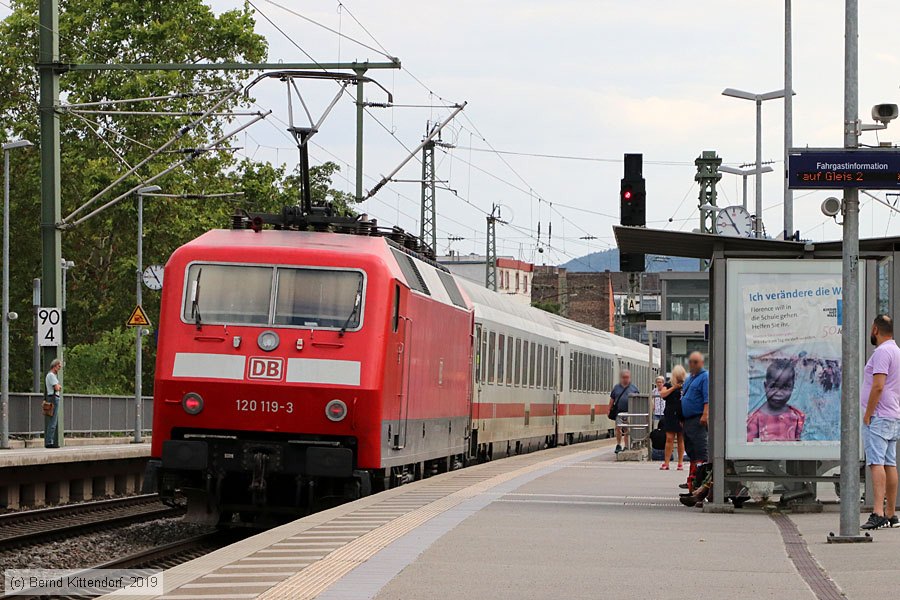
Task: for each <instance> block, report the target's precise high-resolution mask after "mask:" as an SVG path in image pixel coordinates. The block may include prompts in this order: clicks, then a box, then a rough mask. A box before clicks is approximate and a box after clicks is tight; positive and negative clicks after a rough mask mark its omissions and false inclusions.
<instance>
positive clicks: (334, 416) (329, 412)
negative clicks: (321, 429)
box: [325, 400, 347, 423]
mask: <svg viewBox="0 0 900 600" xmlns="http://www.w3.org/2000/svg"><path fill="white" fill-rule="evenodd" d="M325 416H326V417H328V420H329V421H334V422H335V423H336V422H338V421H343V420H344V417H346V416H347V405H346V404H344V402H343V400H332V401H331V402H329V403H328V404H326V405H325Z"/></svg>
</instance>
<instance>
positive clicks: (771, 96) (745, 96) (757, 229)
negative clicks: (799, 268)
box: [722, 88, 785, 237]
mask: <svg viewBox="0 0 900 600" xmlns="http://www.w3.org/2000/svg"><path fill="white" fill-rule="evenodd" d="M722 95H723V96H730V97H732V98H740V99H742V100H753V101H754V102H756V168H755V170H754V172H755V173H756V211H755V212H756V224H755V225H754V233H755V235H756V237H762V174H763V171H762V166H763V165H762V103H763V102H764V101H766V100H775V99H776V98H784V95H785V91H784V90H783V89H782V90H775V91H774V92H766V93H764V94H753V93H751V92H745V91H743V90H736V89H733V88H725V89H724V90H723V91H722Z"/></svg>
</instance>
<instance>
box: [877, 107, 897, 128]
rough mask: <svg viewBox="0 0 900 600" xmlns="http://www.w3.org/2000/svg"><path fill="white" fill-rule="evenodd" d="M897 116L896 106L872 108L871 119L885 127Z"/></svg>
mask: <svg viewBox="0 0 900 600" xmlns="http://www.w3.org/2000/svg"><path fill="white" fill-rule="evenodd" d="M897 115H898V111H897V105H896V104H876V105H875V106H873V107H872V118H873V119H875V120H876V121H878V122H879V123H884V124H885V125H887V124H888V123H889V122H891V121H893V120H894V119H896V118H897Z"/></svg>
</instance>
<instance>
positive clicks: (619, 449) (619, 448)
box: [616, 444, 622, 454]
mask: <svg viewBox="0 0 900 600" xmlns="http://www.w3.org/2000/svg"><path fill="white" fill-rule="evenodd" d="M621 451H622V446H621V445H620V444H616V454H618V453H619V452H621Z"/></svg>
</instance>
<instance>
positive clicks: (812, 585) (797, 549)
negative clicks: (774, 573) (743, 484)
mask: <svg viewBox="0 0 900 600" xmlns="http://www.w3.org/2000/svg"><path fill="white" fill-rule="evenodd" d="M770 516H771V517H772V520H773V521H775V524H776V525H778V530H779V531H780V532H781V539H782V541H783V542H784V547H785V549H786V550H787V555H788V557H789V558H790V559H791V561H792V562H793V563H794V567H796V568H797V572H798V573H800V577H802V578H803V581H805V582H806V585H808V586H809V589H811V590H812V592H813V593H814V594H815V595H816V598H818V599H819V600H845V596H844V594H843V593H841V590H840V588H838V586H837V584H836V583H835V582H834V581H833V580H832V579H831V578H830V577H829V576H828V573H826V572H825V569H823V568H822V566H821V565H820V564H819V563H818V561H816V559H815V558H814V557H813V555H812V554H811V553H810V552H809V547H808V546H807V545H806V540H804V539H803V536H801V535H800V530H799V529H797V525H795V524H794V522H793V521H791V519H790V518H789V517H788V516H787V515H783V514H781V513H771V515H770Z"/></svg>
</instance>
